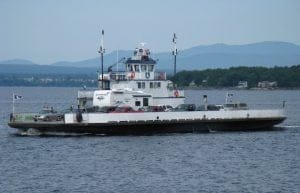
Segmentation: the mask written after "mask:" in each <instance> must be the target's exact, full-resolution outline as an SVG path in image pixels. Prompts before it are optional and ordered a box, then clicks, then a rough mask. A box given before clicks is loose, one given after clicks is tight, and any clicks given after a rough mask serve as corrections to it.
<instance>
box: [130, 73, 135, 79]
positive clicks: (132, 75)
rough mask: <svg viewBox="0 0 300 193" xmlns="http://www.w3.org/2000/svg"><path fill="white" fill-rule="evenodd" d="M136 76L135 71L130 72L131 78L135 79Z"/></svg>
mask: <svg viewBox="0 0 300 193" xmlns="http://www.w3.org/2000/svg"><path fill="white" fill-rule="evenodd" d="M134 77H135V72H134V71H132V72H131V74H130V78H131V79H134Z"/></svg>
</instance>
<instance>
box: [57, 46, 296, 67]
mask: <svg viewBox="0 0 300 193" xmlns="http://www.w3.org/2000/svg"><path fill="white" fill-rule="evenodd" d="M118 55H119V58H122V57H130V56H131V55H132V51H124V50H122V51H119V53H118ZM116 56H117V52H116V51H114V52H111V53H109V54H106V55H105V58H104V63H105V66H106V67H107V66H109V65H111V64H113V63H115V62H116V61H117V58H116ZM152 57H153V58H154V59H158V66H157V67H158V69H164V70H168V71H170V70H171V69H172V68H173V56H172V55H171V53H170V52H162V53H153V54H152ZM177 58H178V62H177V64H178V70H193V69H206V68H228V67H234V66H265V67H273V66H276V65H277V66H283V65H287V66H290V65H295V64H300V46H299V45H295V44H292V43H287V42H271V41H268V42H259V43H254V44H246V45H226V44H213V45H201V46H197V47H193V48H189V49H185V50H181V51H179V53H178V56H177ZM53 65H58V66H76V67H99V66H100V58H99V57H97V58H92V59H88V60H83V61H79V62H73V63H71V62H60V63H55V64H53Z"/></svg>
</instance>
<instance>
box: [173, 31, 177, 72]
mask: <svg viewBox="0 0 300 193" xmlns="http://www.w3.org/2000/svg"><path fill="white" fill-rule="evenodd" d="M176 39H177V37H176V33H174V35H173V41H172V42H173V44H174V50H173V51H172V54H173V56H174V76H175V74H176V56H177V47H176Z"/></svg>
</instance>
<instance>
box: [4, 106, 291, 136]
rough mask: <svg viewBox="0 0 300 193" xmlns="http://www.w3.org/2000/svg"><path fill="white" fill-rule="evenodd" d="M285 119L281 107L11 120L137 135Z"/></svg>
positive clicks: (26, 125) (24, 126)
mask: <svg viewBox="0 0 300 193" xmlns="http://www.w3.org/2000/svg"><path fill="white" fill-rule="evenodd" d="M284 119H285V116H284V115H283V112H282V111H281V110H237V111H191V112H147V113H146V112H143V113H86V114H84V113H83V114H82V120H81V121H80V122H78V121H77V119H76V114H75V113H73V114H71V113H70V114H65V117H64V120H63V121H52V122H46V121H38V122H34V121H11V122H9V126H11V127H13V128H17V129H19V130H21V131H27V130H28V129H31V128H32V129H36V130H38V131H39V132H42V133H43V132H63V133H90V134H107V135H134V134H153V133H186V132H207V131H211V130H214V131H243V130H265V129H272V127H273V126H274V125H277V124H280V123H281V122H283V121H284Z"/></svg>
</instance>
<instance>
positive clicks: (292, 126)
mask: <svg viewBox="0 0 300 193" xmlns="http://www.w3.org/2000/svg"><path fill="white" fill-rule="evenodd" d="M275 127H276V128H300V125H279V126H275Z"/></svg>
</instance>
